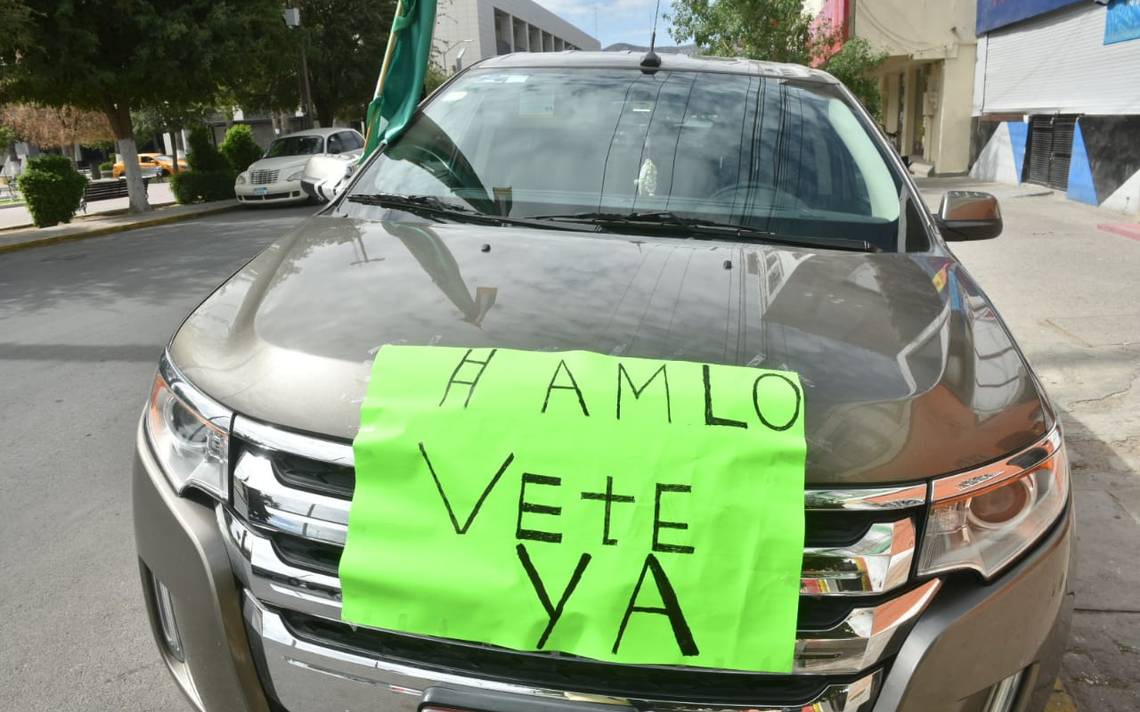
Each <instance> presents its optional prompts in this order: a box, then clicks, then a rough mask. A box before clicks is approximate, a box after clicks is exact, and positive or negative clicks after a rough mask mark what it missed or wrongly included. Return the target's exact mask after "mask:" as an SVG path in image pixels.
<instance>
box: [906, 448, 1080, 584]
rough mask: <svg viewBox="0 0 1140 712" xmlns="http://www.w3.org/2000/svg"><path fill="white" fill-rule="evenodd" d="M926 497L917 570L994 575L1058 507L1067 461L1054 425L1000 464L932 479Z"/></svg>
mask: <svg viewBox="0 0 1140 712" xmlns="http://www.w3.org/2000/svg"><path fill="white" fill-rule="evenodd" d="M932 499H933V504H932V505H931V507H930V512H929V514H928V515H927V520H926V534H925V536H924V537H923V543H922V555H921V556H920V558H919V562H918V570H919V573H920V574H934V573H939V572H942V571H949V570H951V569H974V570H975V571H978V572H979V573H981V574H982V576H984V577H986V578H987V579H989V578H992V577H994V576H996V575H997V574H998V573H1000V572H1001V571H1002V570H1003V569H1004V568H1005V567H1006V566H1008V565H1009V564H1010V563H1011V562H1012V561H1013V560H1014V559H1016V558H1017V557H1018V556H1020V555H1021V554H1022V553H1024V552H1025V550H1026V549H1028V548H1029V547H1031V546H1033V544H1034V543H1036V541H1037V540H1038V539H1039V538H1041V536H1042V535H1043V534H1045V532H1046V531H1048V529H1049V527H1051V526H1052V525H1053V523H1054V522H1056V521H1057V518H1058V517H1059V516H1061V512H1062V511H1064V509H1065V503H1066V502H1067V501H1068V499H1069V462H1068V459H1067V458H1066V456H1065V449H1064V446H1063V444H1062V441H1061V431H1060V428H1055V429H1054V430H1053V432H1052V433H1050V434H1049V435H1048V436H1046V437H1045V439H1043V440H1042V441H1041V442H1039V443H1037V445H1035V446H1033V447H1031V448H1029V449H1028V450H1026V451H1024V452H1022V453H1020V454H1018V455H1016V456H1015V457H1013V458H1010V459H1009V460H1007V461H1005V462H1004V463H1001V464H999V465H996V466H994V467H991V468H985V469H983V470H982V471H980V472H979V471H974V472H968V473H966V474H962V475H955V476H953V477H946V478H943V479H940V480H936V481H935V482H934V490H933V497H932Z"/></svg>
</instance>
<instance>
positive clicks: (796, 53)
mask: <svg viewBox="0 0 1140 712" xmlns="http://www.w3.org/2000/svg"><path fill="white" fill-rule="evenodd" d="M671 19H672V22H673V29H672V35H673V39H674V40H676V41H677V43H678V44H680V43H684V42H687V41H690V40H692V41H694V42H696V44H697V46H698V47H700V48H701V50H702V51H704V52H705V53H707V54H712V55H716V56H723V57H748V58H749V59H762V60H769V61H773V62H790V63H792V64H804V65H817V66H822V68H823V69H825V70H826V71H828V72H830V73H831V74H833V75H834V76H835V77H836V78H837V79H839V80H840V81H841V82H843V83H844V84H846V85H847V87H848V88H849V89H851V92H852V93H853V94H855V96H856V97H858V98H859V100H860V101H862V102H863V104H864V105H865V106H866V107H867V109H868V110H869V111H870V112H871V113H872V114H873V115H874V116H875V117H876V118H879V117H880V114H881V112H882V97H881V96H880V93H879V80H878V79H877V78H875V77H873V76H872V75H871V72H873V71H874V70H875V68H876V67H878V66H879V65H880V64H882V63H883V61H884V60H885V59H886V53H883V52H876V51H875V50H874V49H873V48H872V47H871V45H870V43H868V42H867V41H866V40H864V39H861V38H852V39H850V40H847V41H843V38H842V37H841V36H840V34H839V31H838V30H836V29H835V28H832V27H829V26H826V25H821V24H819V23H817V22H816V20H815V18H814V17H812V16H811V15H810V14H808V13H807V12H805V11H804V8H803V3H802V2H801V0H715V1H714V0H673V14H672V16H671ZM840 44H842V48H841V49H840V50H839V51H838V52H833V48H834V47H835V46H837V45H840Z"/></svg>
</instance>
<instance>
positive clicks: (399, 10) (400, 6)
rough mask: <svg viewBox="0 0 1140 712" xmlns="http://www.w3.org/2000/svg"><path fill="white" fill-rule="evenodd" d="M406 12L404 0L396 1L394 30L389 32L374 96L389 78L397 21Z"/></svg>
mask: <svg viewBox="0 0 1140 712" xmlns="http://www.w3.org/2000/svg"><path fill="white" fill-rule="evenodd" d="M403 13H404V0H399V1H398V2H397V3H396V15H395V16H394V17H393V18H392V30H391V32H389V33H388V46H387V47H386V48H385V49H384V64H382V65H381V66H380V76H379V77H378V78H377V79H376V91H375V92H373V94H372V98H373V99H375V98H376V97H378V96H380V92H381V91H383V90H384V80H385V79H387V78H388V69H389V68H390V67H391V66H392V52H393V50H394V49H395V48H396V23H397V22H399V21H400V15H402V14H403Z"/></svg>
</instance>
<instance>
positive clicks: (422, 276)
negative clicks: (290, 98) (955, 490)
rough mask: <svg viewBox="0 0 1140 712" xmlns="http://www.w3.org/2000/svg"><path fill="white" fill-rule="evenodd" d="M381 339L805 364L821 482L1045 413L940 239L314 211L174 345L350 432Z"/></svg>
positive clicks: (217, 393)
mask: <svg viewBox="0 0 1140 712" xmlns="http://www.w3.org/2000/svg"><path fill="white" fill-rule="evenodd" d="M390 343H399V344H438V345H446V346H465V347H483V346H499V347H505V348H518V349H530V350H571V349H586V350H590V351H596V352H600V353H606V354H621V355H627V356H636V357H647V358H665V359H678V360H687V361H698V362H705V363H724V364H735V365H750V366H760V367H767V368H779V369H787V370H793V371H797V372H798V373H799V374H800V376H801V378H802V380H803V383H804V387H805V402H806V437H807V444H808V464H807V478H808V481H809V482H810V483H813V484H867V483H888V482H906V481H914V480H917V479H921V478H925V477H930V476H934V475H939V474H945V473H948V472H953V471H957V470H961V469H965V468H968V467H972V466H976V465H978V464H982V463H985V462H989V461H992V460H994V459H997V458H999V457H1001V456H1003V455H1005V454H1008V453H1009V452H1011V451H1013V450H1016V449H1018V448H1021V447H1025V446H1028V445H1030V444H1031V443H1032V442H1033V441H1034V440H1036V439H1037V438H1039V437H1040V436H1042V435H1043V434H1044V433H1045V432H1046V431H1047V429H1048V428H1049V427H1051V425H1052V422H1053V415H1052V413H1051V411H1050V410H1049V407H1048V405H1047V403H1046V401H1045V399H1044V397H1043V395H1042V394H1041V391H1040V388H1039V386H1038V384H1037V382H1036V379H1035V378H1034V377H1033V374H1032V372H1031V371H1030V370H1029V368H1028V367H1027V365H1026V363H1025V361H1024V360H1023V357H1022V356H1021V353H1020V351H1019V350H1018V349H1017V347H1016V346H1015V344H1014V343H1013V341H1012V340H1011V338H1010V336H1009V334H1008V333H1007V331H1006V329H1005V327H1004V326H1003V324H1002V322H1001V321H1000V320H999V319H998V317H997V315H996V314H995V312H994V310H993V308H992V306H991V305H990V303H989V301H988V300H987V299H986V297H985V295H984V294H983V293H982V292H981V291H980V290H979V288H978V287H977V285H975V283H974V282H973V280H972V279H971V278H970V277H969V275H968V274H967V273H966V272H965V270H964V269H963V268H962V267H961V265H959V264H958V263H957V262H956V261H955V260H954V259H953V258H952V257H950V256H948V255H945V254H937V253H933V254H931V253H927V254H863V253H853V252H835V251H822V252H812V251H809V250H798V249H785V248H780V247H774V246H769V245H741V244H732V243H724V242H707V241H691V240H679V239H670V238H652V237H637V238H632V237H628V236H616V235H605V234H597V233H578V232H558V231H552V230H530V229H526V228H498V227H483V226H473V225H456V224H448V225H430V226H429V225H424V224H420V223H418V222H417V223H406V222H386V223H381V222H371V221H359V220H354V219H349V218H339V217H315V218H312V219H310V220H308V221H307V222H305V223H304V224H302V226H301V227H300V228H298V229H297V230H296V231H294V232H293V233H292V234H290V235H289V236H287V237H285V238H284V239H282V240H280V241H279V242H277V243H275V244H273V245H272V246H271V247H269V248H268V249H266V250H265V251H264V252H263V253H262V254H260V255H259V256H258V257H257V258H255V259H254V260H253V261H251V262H250V263H249V264H247V265H246V266H245V267H244V268H243V269H241V270H240V271H239V272H237V273H236V274H235V275H234V276H233V277H232V278H231V279H230V280H229V281H228V282H226V283H225V284H224V285H223V286H222V287H221V288H219V289H218V290H217V291H216V292H215V293H214V294H213V295H212V296H210V297H209V298H208V299H207V300H206V301H205V302H204V303H203V304H202V305H201V306H200V307H199V308H198V309H197V310H196V311H195V312H194V313H193V314H192V315H191V316H190V317H189V318H188V319H187V321H186V322H185V324H184V325H183V327H182V329H181V330H180V331H179V333H178V334H177V335H176V337H175V338H174V340H173V342H172V344H171V347H170V348H171V355H172V358H173V359H174V362H175V363H176V364H177V365H178V366H179V367H180V368H181V369H182V371H183V372H184V373H185V374H186V376H187V378H189V379H190V380H191V381H192V382H194V383H195V384H196V385H197V386H198V387H199V388H201V389H202V390H204V391H205V392H206V393H208V394H209V395H211V396H212V397H214V398H215V399H217V400H219V401H220V402H222V403H224V404H226V405H228V406H229V407H231V408H233V409H234V410H236V411H237V412H239V413H242V414H245V415H248V416H250V417H253V418H256V419H259V420H263V421H267V422H270V423H275V424H277V425H280V426H284V427H286V428H291V429H296V430H300V431H305V432H312V433H319V434H323V435H326V436H332V437H336V438H344V439H351V438H352V437H353V436H354V435H355V433H356V430H357V427H358V423H359V410H360V403H361V400H362V398H363V396H364V392H365V387H366V384H367V380H368V377H369V373H370V367H371V363H372V360H373V357H374V355H375V353H376V351H377V349H378V348H379V347H380V346H382V345H383V344H390Z"/></svg>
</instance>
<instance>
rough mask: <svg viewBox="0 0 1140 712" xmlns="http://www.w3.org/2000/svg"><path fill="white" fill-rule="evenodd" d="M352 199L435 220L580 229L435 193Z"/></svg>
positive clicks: (364, 195)
mask: <svg viewBox="0 0 1140 712" xmlns="http://www.w3.org/2000/svg"><path fill="white" fill-rule="evenodd" d="M346 200H348V202H350V203H360V204H361V205H375V206H377V207H381V208H389V209H391V210H403V211H406V212H409V213H415V214H417V215H424V216H425V217H428V218H432V219H434V220H440V219H450V220H455V221H458V222H469V223H475V224H477V225H500V226H502V225H515V226H522V227H538V228H543V229H546V230H551V229H553V230H580V229H581V228H580V227H576V226H574V225H556V224H551V223H548V222H545V221H538V220H530V219H526V218H511V217H506V216H503V215H491V214H488V213H481V212H479V211H477V210H475V209H474V208H470V207H468V206H466V205H458V204H456V203H450V202H448V201H446V200H443V199H442V198H437V197H435V196H434V195H397V194H395V193H354V194H352V195H350V196H348V197H347V198H346Z"/></svg>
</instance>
